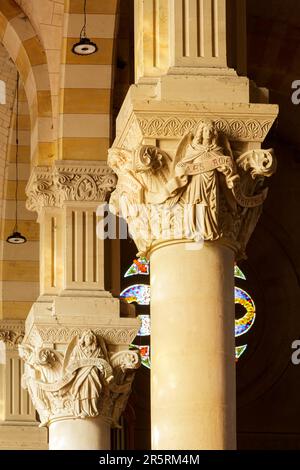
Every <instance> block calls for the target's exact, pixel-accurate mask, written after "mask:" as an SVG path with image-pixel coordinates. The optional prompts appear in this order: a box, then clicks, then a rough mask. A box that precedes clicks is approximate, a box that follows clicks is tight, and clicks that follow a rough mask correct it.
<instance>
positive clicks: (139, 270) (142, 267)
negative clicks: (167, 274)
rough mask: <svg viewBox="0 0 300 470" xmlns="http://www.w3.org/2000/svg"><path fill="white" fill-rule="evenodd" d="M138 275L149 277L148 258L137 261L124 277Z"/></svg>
mask: <svg viewBox="0 0 300 470" xmlns="http://www.w3.org/2000/svg"><path fill="white" fill-rule="evenodd" d="M138 274H142V275H143V276H148V275H149V261H148V260H147V259H146V258H138V259H135V260H134V261H133V264H132V265H131V266H130V268H129V269H128V270H127V271H126V273H125V274H124V277H129V276H136V275H138Z"/></svg>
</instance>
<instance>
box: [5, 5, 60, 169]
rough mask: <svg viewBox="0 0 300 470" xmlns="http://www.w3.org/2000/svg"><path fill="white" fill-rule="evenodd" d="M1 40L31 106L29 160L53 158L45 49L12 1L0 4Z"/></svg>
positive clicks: (51, 118)
mask: <svg viewBox="0 0 300 470" xmlns="http://www.w3.org/2000/svg"><path fill="white" fill-rule="evenodd" d="M0 40H1V42H2V43H3V46H4V47H5V49H6V50H7V52H8V54H9V55H10V57H11V59H12V60H13V62H14V63H15V65H16V68H17V70H18V71H19V74H20V78H21V81H22V83H23V84H24V90H25V93H26V96H27V100H28V105H29V109H30V122H31V162H32V164H34V165H38V164H49V163H50V161H51V159H53V156H54V153H55V149H54V139H53V113H52V102H51V89H50V81H49V73H48V66H47V59H46V54H45V50H44V48H43V46H42V44H41V42H40V39H39V37H38V35H37V34H36V31H35V30H34V28H33V27H32V25H31V23H30V21H29V19H28V17H27V16H26V15H25V14H24V12H23V10H22V9H21V8H20V7H19V6H18V5H17V3H16V2H15V1H14V0H9V1H7V2H2V3H1V5H0Z"/></svg>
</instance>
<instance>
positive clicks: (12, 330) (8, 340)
mask: <svg viewBox="0 0 300 470" xmlns="http://www.w3.org/2000/svg"><path fill="white" fill-rule="evenodd" d="M23 338H24V322H23V321H21V320H1V321H0V341H3V342H4V343H5V345H6V347H7V348H9V349H17V347H18V345H19V344H20V343H21V342H22V341H23Z"/></svg>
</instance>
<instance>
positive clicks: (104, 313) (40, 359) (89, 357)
mask: <svg viewBox="0 0 300 470" xmlns="http://www.w3.org/2000/svg"><path fill="white" fill-rule="evenodd" d="M114 185H115V177H114V175H113V174H112V173H111V171H110V170H109V169H108V167H107V166H105V165H103V164H102V165H101V164H98V163H97V162H90V163H89V162H84V164H80V163H79V162H63V163H62V162H56V163H55V164H54V166H53V167H38V168H35V169H33V171H32V174H31V177H30V180H29V183H28V186H27V195H28V200H27V207H28V208H29V209H31V210H35V211H37V213H38V221H39V223H40V226H41V253H40V259H41V270H40V285H41V292H40V297H39V298H38V299H37V301H36V302H35V303H34V305H33V307H32V309H31V311H30V313H29V316H28V318H27V320H26V324H25V337H24V340H23V342H22V344H21V345H20V346H19V350H20V355H21V357H22V358H23V360H24V362H25V373H24V385H25V387H26V388H27V389H28V391H29V394H30V396H31V398H32V401H33V404H34V406H35V408H36V409H37V411H38V414H39V417H40V421H41V426H48V427H49V447H50V449H82V450H84V449H91V450H99V449H106V450H107V449H109V448H110V429H111V427H118V426H119V418H120V415H121V414H122V412H123V410H124V408H125V406H126V403H127V399H128V396H129V394H130V390H131V384H132V381H133V378H134V373H135V370H136V369H137V368H138V367H139V364H140V359H139V356H138V354H137V352H136V351H134V350H129V345H130V344H131V342H132V341H133V339H134V337H135V336H136V333H137V331H138V328H139V320H138V319H136V318H122V317H121V316H120V308H119V300H117V299H114V298H113V297H112V295H111V294H110V293H109V292H108V291H106V289H105V285H104V237H101V236H100V235H101V234H100V230H99V227H98V222H99V219H98V217H97V209H98V208H99V206H102V205H103V204H105V201H106V199H107V196H108V194H109V192H110V191H111V190H112V188H113V187H114Z"/></svg>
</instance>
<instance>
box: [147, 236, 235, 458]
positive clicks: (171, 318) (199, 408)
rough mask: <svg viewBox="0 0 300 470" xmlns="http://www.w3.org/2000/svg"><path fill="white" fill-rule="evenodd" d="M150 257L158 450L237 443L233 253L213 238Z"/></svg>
mask: <svg viewBox="0 0 300 470" xmlns="http://www.w3.org/2000/svg"><path fill="white" fill-rule="evenodd" d="M196 246H197V245H196V244H192V243H190V244H186V243H175V244H170V245H167V246H162V247H161V248H159V249H157V250H156V251H154V252H153V253H152V255H151V324H152V332H151V351H152V359H151V376H152V377H151V420H152V448H153V449H198V450H201V449H205V450H206V449H207V450H211V449H235V446H236V423H235V408H236V399H235V395H236V391H235V355H234V347H235V343H234V274H233V270H234V254H233V252H232V251H231V250H230V249H229V248H227V247H225V246H222V245H219V244H217V243H213V242H209V243H205V244H204V246H203V247H202V248H201V249H195V250H194V249H191V248H196Z"/></svg>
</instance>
